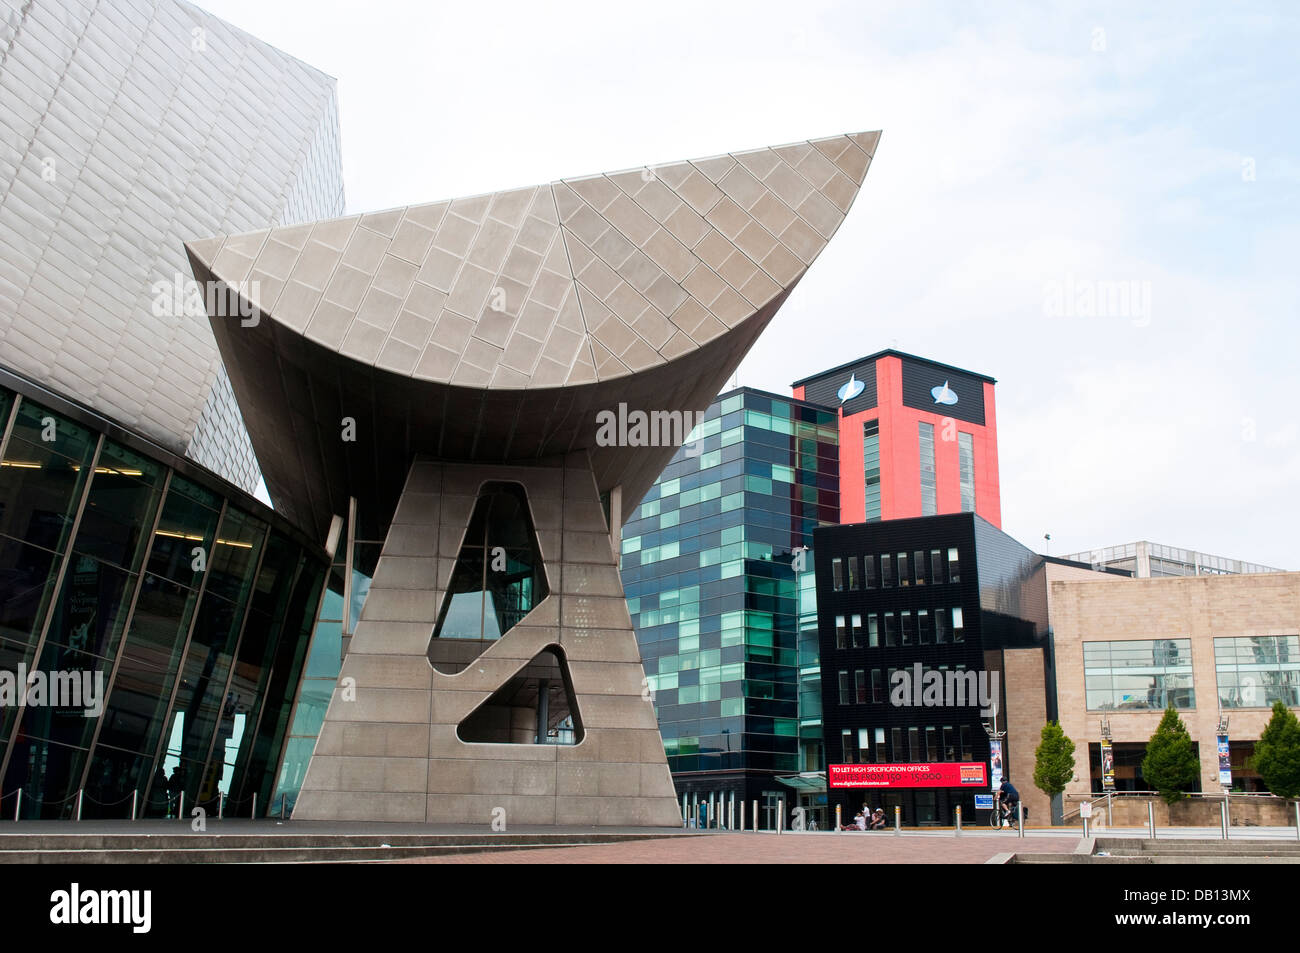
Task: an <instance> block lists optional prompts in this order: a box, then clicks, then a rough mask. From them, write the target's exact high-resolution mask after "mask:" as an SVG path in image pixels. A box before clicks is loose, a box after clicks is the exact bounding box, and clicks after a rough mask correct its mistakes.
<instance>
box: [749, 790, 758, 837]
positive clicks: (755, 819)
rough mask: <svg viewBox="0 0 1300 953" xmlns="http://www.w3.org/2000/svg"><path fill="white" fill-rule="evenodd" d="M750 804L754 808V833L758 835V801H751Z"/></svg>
mask: <svg viewBox="0 0 1300 953" xmlns="http://www.w3.org/2000/svg"><path fill="white" fill-rule="evenodd" d="M750 804H752V805H753V806H754V833H755V834H757V833H758V799H757V798H755V799H754V800H753V801H750Z"/></svg>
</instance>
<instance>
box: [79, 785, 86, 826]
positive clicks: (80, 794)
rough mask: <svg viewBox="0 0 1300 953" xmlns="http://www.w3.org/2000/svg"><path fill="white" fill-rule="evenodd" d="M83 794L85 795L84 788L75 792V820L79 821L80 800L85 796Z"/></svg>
mask: <svg viewBox="0 0 1300 953" xmlns="http://www.w3.org/2000/svg"><path fill="white" fill-rule="evenodd" d="M85 794H86V790H85V788H82V789H81V790H80V791H78V792H77V820H81V801H82V798H83V797H84V796H85Z"/></svg>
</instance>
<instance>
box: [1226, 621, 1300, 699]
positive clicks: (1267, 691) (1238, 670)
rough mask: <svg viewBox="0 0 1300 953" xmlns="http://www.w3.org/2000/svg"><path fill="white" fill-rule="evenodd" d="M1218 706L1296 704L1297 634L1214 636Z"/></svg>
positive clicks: (1299, 680) (1299, 672)
mask: <svg viewBox="0 0 1300 953" xmlns="http://www.w3.org/2000/svg"><path fill="white" fill-rule="evenodd" d="M1214 670H1215V676H1216V678H1217V680H1218V688H1219V707H1220V708H1270V707H1272V705H1273V703H1274V702H1275V701H1281V702H1282V704H1284V705H1286V706H1288V707H1290V708H1296V707H1300V636H1297V635H1259V636H1237V637H1233V638H1223V639H1215V640H1214Z"/></svg>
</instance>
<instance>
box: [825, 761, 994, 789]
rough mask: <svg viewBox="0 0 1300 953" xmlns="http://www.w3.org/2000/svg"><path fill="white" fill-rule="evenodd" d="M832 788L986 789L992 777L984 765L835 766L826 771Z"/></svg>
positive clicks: (955, 763) (941, 763) (976, 763)
mask: <svg viewBox="0 0 1300 953" xmlns="http://www.w3.org/2000/svg"><path fill="white" fill-rule="evenodd" d="M826 780H827V784H828V786H829V787H831V788H983V787H987V786H988V776H987V774H986V773H985V766H984V765H983V764H982V763H979V762H974V763H969V762H936V763H934V764H832V765H830V766H829V767H828V768H827V772H826Z"/></svg>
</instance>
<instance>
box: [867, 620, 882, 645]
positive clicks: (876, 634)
mask: <svg viewBox="0 0 1300 953" xmlns="http://www.w3.org/2000/svg"><path fill="white" fill-rule="evenodd" d="M879 618H880V617H879V616H878V615H876V614H875V613H874V612H873V613H871V615H869V616H867V648H869V649H878V648H880V626H879V624H878V622H877V620H878V619H879Z"/></svg>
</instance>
